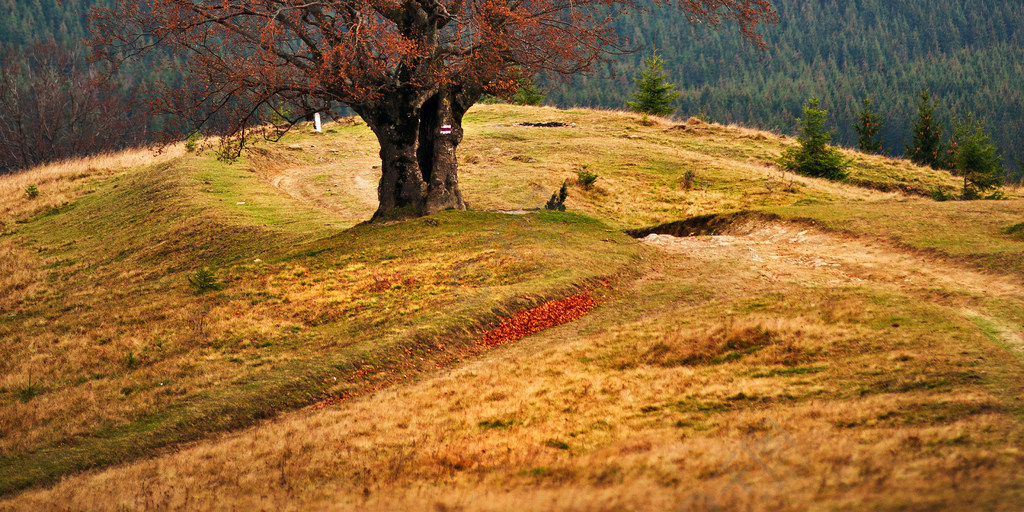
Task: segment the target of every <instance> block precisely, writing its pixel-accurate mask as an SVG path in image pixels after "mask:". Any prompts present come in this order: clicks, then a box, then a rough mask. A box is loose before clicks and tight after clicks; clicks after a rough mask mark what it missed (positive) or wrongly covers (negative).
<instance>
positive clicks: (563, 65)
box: [94, 0, 777, 218]
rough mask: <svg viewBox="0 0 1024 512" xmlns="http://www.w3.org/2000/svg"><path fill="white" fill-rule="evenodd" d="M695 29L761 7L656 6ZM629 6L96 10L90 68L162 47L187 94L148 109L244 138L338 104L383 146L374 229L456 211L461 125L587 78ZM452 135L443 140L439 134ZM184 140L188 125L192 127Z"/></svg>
mask: <svg viewBox="0 0 1024 512" xmlns="http://www.w3.org/2000/svg"><path fill="white" fill-rule="evenodd" d="M656 4H658V5H662V6H666V7H667V6H670V5H674V6H677V7H678V8H681V9H682V10H684V11H685V12H687V13H689V15H690V17H691V20H693V21H694V22H697V21H699V22H703V23H708V24H711V25H718V24H720V23H721V22H723V21H725V20H732V21H735V22H737V23H738V24H739V27H740V29H741V31H742V32H743V34H744V35H745V36H746V37H747V38H749V39H750V40H751V41H753V42H754V43H755V44H758V45H763V41H762V40H761V38H760V36H759V35H758V33H757V32H756V29H757V28H758V26H759V25H760V24H762V23H768V22H774V21H775V20H776V18H777V14H776V12H775V10H774V8H773V7H772V6H771V3H770V2H769V1H768V0H678V1H676V2H668V1H667V0H656ZM637 9H639V6H638V1H637V0H532V1H529V2H522V1H519V0H332V1H323V2H320V1H312V2H310V1H301V2H298V1H293V0H258V1H251V0H114V6H113V7H112V8H110V9H100V10H98V11H96V15H95V20H94V27H95V31H96V32H95V34H96V35H95V41H94V48H95V49H96V52H97V53H98V54H99V55H100V56H105V57H111V58H113V57H118V56H121V55H129V56H131V55H137V54H139V53H141V52H145V51H148V50H149V49H151V48H153V47H156V46H166V47H169V48H170V49H171V50H172V51H173V52H175V53H177V54H178V55H179V56H181V57H182V58H183V59H184V60H185V62H187V63H188V69H187V70H186V71H187V72H188V73H189V74H190V75H191V79H190V80H188V81H187V83H188V84H190V85H191V87H188V88H185V89H183V90H176V91H166V94H164V95H163V99H162V101H161V102H160V103H159V104H158V105H156V106H157V107H158V108H159V109H161V110H169V111H172V112H178V113H180V114H182V115H183V116H184V119H187V120H188V121H190V123H191V124H204V123H209V122H211V121H212V120H215V119H219V120H221V121H222V122H223V124H221V125H220V126H218V127H217V128H218V130H219V131H222V132H224V133H235V134H238V133H242V134H244V132H245V130H246V129H247V127H250V126H252V125H253V123H256V122H259V121H261V119H262V118H261V116H262V115H264V114H266V113H267V111H268V110H274V111H277V112H278V113H280V114H285V116H286V117H288V118H289V119H290V120H293V121H294V120H298V119H301V118H303V117H304V116H305V115H306V114H308V113H312V112H316V111H328V110H330V109H331V107H332V106H335V105H337V104H345V105H348V106H349V107H351V108H352V109H353V110H354V111H355V112H356V113H358V114H359V115H360V116H361V117H362V118H363V119H364V120H365V121H366V122H367V124H368V125H369V126H370V127H371V128H372V129H373V130H374V132H375V133H376V135H377V137H378V139H379V141H380V144H381V158H382V160H383V162H382V163H383V165H382V177H381V183H380V188H379V196H380V201H381V204H380V209H379V210H378V212H377V215H376V217H378V218H380V217H390V216H394V214H396V213H397V214H401V215H420V214H427V213H432V212H435V211H439V210H442V209H447V208H460V209H461V208H465V202H464V201H463V200H462V196H461V193H460V192H459V190H458V181H457V174H456V159H455V147H456V146H457V145H458V143H459V142H460V141H461V138H462V129H461V121H462V116H463V114H465V112H466V110H467V109H468V108H469V107H470V106H472V105H473V103H475V102H476V101H477V100H478V99H479V98H480V97H481V95H482V94H484V93H485V92H490V93H495V94H505V93H509V92H511V91H512V90H513V89H514V88H515V86H516V84H517V82H518V79H519V78H520V77H524V76H532V75H534V74H536V73H539V72H551V73H560V74H568V73H576V72H581V71H587V70H589V69H591V68H592V66H593V64H594V63H595V62H597V61H599V60H600V59H601V58H602V55H603V54H604V52H605V51H606V50H607V49H608V48H610V47H620V46H621V44H622V43H623V41H621V40H620V39H619V37H618V36H616V34H615V33H614V30H613V26H612V22H613V21H614V20H615V18H616V17H618V16H620V15H621V14H623V13H627V12H629V11H632V10H637ZM446 125H447V126H450V127H451V128H447V129H442V127H443V126H446ZM190 128H191V127H190Z"/></svg>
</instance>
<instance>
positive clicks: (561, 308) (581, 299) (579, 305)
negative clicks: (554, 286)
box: [476, 293, 597, 347]
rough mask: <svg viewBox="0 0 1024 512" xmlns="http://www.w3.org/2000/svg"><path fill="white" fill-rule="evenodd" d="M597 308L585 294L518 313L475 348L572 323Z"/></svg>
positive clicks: (502, 342)
mask: <svg viewBox="0 0 1024 512" xmlns="http://www.w3.org/2000/svg"><path fill="white" fill-rule="evenodd" d="M595 307H597V301H596V300H594V298H593V297H591V296H590V294H589V293H578V294H576V295H573V296H571V297H566V298H564V299H559V300H552V301H548V302H545V303H544V304H541V305H540V306H537V307H535V308H533V309H528V310H526V311H520V312H518V313H516V314H515V315H512V316H511V317H510V318H507V319H505V321H504V322H502V323H501V325H499V326H498V327H496V328H494V329H491V330H490V331H488V332H487V333H486V334H484V335H483V337H482V338H480V339H479V340H478V341H477V343H476V344H477V345H479V346H484V347H494V346H497V345H503V344H505V343H512V342H515V341H519V340H520V339H522V338H524V337H526V336H529V335H531V334H535V333H538V332H540V331H543V330H544V329H547V328H549V327H554V326H556V325H562V324H564V323H567V322H571V321H573V320H576V319H577V318H580V317H582V316H583V315H585V314H587V313H589V312H590V310H592V309H594V308H595Z"/></svg>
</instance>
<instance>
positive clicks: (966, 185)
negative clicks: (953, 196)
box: [949, 115, 1003, 200]
mask: <svg viewBox="0 0 1024 512" xmlns="http://www.w3.org/2000/svg"><path fill="white" fill-rule="evenodd" d="M951 146H952V148H951V149H952V151H951V152H952V158H951V159H950V162H949V163H950V164H951V166H952V168H953V169H952V170H953V174H954V175H956V176H961V177H963V180H964V181H963V189H962V191H961V194H960V198H961V199H963V200H969V199H982V198H985V199H1000V198H1001V196H1002V194H1001V193H999V191H998V190H995V189H997V188H998V187H1000V186H1002V184H1003V157H1002V156H1001V155H999V151H998V149H997V148H996V146H995V145H994V144H992V143H991V142H989V137H988V135H986V134H985V126H984V124H983V123H982V122H981V121H978V120H976V119H974V117H973V116H970V115H968V116H967V117H965V118H961V119H958V120H957V121H956V123H955V126H954V131H953V141H952V143H951ZM992 190H995V192H994V193H993V194H991V195H987V196H986V195H985V193H986V192H988V191H992Z"/></svg>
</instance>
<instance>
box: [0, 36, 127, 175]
mask: <svg viewBox="0 0 1024 512" xmlns="http://www.w3.org/2000/svg"><path fill="white" fill-rule="evenodd" d="M99 76H100V75H99V74H98V73H97V70H96V69H95V68H93V67H90V66H88V65H86V64H85V63H84V62H82V59H80V58H76V56H75V55H74V54H73V53H72V52H71V51H70V50H68V49H66V48H63V47H60V46H58V45H57V44H55V43H52V42H49V43H39V44H35V45H33V46H31V47H30V48H29V49H28V51H23V52H20V51H15V50H13V49H8V50H6V51H4V52H3V53H2V54H0V174H4V173H7V172H14V171H17V170H21V169H26V168H29V167H32V166H35V165H39V164H42V163H46V162H52V161H56V160H62V159H65V158H71V157H75V156H82V155H88V154H92V153H98V152H101V151H107V150H111V149H115V148H119V147H124V146H127V145H130V144H131V143H133V142H137V141H140V140H142V138H143V137H144V136H145V131H146V128H145V127H142V128H139V129H136V130H133V129H131V127H130V125H129V119H130V106H129V105H128V102H127V101H126V100H125V96H124V95H123V94H122V92H121V91H120V90H119V84H117V83H115V82H112V81H105V80H100V79H99V78H98V77H99Z"/></svg>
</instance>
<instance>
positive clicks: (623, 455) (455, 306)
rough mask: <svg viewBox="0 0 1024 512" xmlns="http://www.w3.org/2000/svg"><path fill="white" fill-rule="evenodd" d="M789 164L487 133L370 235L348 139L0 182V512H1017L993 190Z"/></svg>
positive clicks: (858, 158) (608, 132)
mask: <svg viewBox="0 0 1024 512" xmlns="http://www.w3.org/2000/svg"><path fill="white" fill-rule="evenodd" d="M548 122H558V123H562V124H563V126H559V127H551V128H541V127H535V126H524V123H548ZM792 144H794V141H793V140H792V139H789V138H786V137H781V136H778V135H775V134H771V133H766V132H760V131H755V130H750V129H747V128H743V127H737V126H721V125H716V124H709V123H706V122H703V121H700V120H697V119H691V120H689V121H686V122H676V121H671V120H664V119H656V120H654V122H653V123H644V122H642V119H641V118H639V117H638V116H634V115H631V114H624V113H619V112H609V111H592V110H574V111H564V110H556V109H550V108H528V107H512V106H504V105H493V106H492V105H489V106H479V107H477V108H475V109H474V110H472V111H470V113H469V115H468V116H467V118H466V139H465V142H464V143H463V144H462V145H461V146H460V155H461V158H462V165H461V169H460V177H461V184H462V188H463V193H464V195H465V197H466V198H467V201H468V202H469V203H470V208H471V210H470V211H468V212H445V213H442V214H439V215H436V216H432V217H428V218H422V219H414V220H409V221H403V222H392V223H383V224H367V223H363V222H362V221H363V220H365V219H368V218H369V216H370V215H371V214H372V212H373V209H374V207H375V202H374V197H373V195H374V193H375V181H376V176H377V173H379V169H375V165H378V164H379V162H377V161H376V160H375V157H374V154H375V151H376V149H375V141H374V139H373V137H372V134H371V133H370V132H369V130H368V129H367V128H366V126H365V125H363V124H361V123H360V122H358V121H357V120H354V119H346V120H341V121H340V122H337V123H331V124H328V125H327V126H326V130H325V133H323V134H316V133H311V132H310V130H309V127H299V128H298V129H296V130H295V131H294V132H293V134H291V135H289V136H287V137H286V138H285V139H283V140H282V141H280V142H277V143H270V142H265V143H262V144H260V145H259V146H258V147H257V148H256V149H255V150H254V151H253V152H252V153H250V154H249V155H248V156H247V157H246V158H245V159H243V160H241V161H239V162H235V163H233V164H225V163H222V162H218V161H217V160H216V159H215V158H214V157H213V155H211V154H209V153H203V154H198V155H197V154H193V153H186V152H185V151H184V150H183V149H182V148H180V147H173V148H168V149H166V150H165V151H164V152H163V153H160V154H154V153H153V152H147V151H139V152H134V153H131V154H121V155H111V156H106V157H97V158H96V159H91V160H89V161H80V162H68V163H64V164H60V165H55V166H50V167H47V168H41V169H36V170H32V171H29V172H28V173H25V174H20V175H16V176H9V177H4V178H2V179H0V211H2V212H3V226H2V229H3V235H2V236H0V269H2V270H3V271H2V272H0V276H2V277H0V310H2V311H3V315H2V316H0V339H2V340H3V342H2V343H0V354H2V356H3V357H2V361H3V362H2V363H0V365H2V366H0V368H2V371H0V375H2V377H0V492H3V493H4V494H5V495H6V496H5V498H4V500H3V501H0V509H33V508H47V509H55V510H60V509H68V510H79V509H90V510H92V509H96V510H118V509H195V508H202V509H238V508H247V509H248V508H275V509H296V510H300V509H309V508H313V507H317V508H331V509H360V510H388V509H412V508H415V509H429V508H434V509H436V510H507V509H511V508H516V509H527V510H544V509H551V508H559V509H566V510H650V509H677V508H678V509H683V510H705V509H706V510H716V509H721V508H728V509H736V510H803V509H807V508H824V509H872V510H875V509H882V510H906V509H915V510H928V509H948V508H960V507H963V506H966V505H968V504H970V505H971V506H972V507H973V508H976V509H983V510H1012V509H1014V508H1015V507H1014V505H1015V504H1016V503H1019V502H1020V500H1021V498H1022V490H1024V487H1022V484H1024V480H1022V478H1021V477H1022V475H1021V472H1020V469H1019V468H1020V467H1021V462H1024V454H1022V452H1021V449H1022V444H1021V442H1022V440H1024V438H1022V434H1024V429H1022V428H1021V423H1020V422H1021V419H1022V417H1021V413H1022V408H1021V405H1022V404H1021V402H1020V396H1022V395H1021V386H1022V382H1024V380H1022V379H1021V377H1022V375H1021V373H1022V371H1024V367H1022V363H1021V357H1022V355H1024V351H1022V350H1024V341H1022V339H1021V333H1022V327H1024V283H1022V282H1021V276H1022V273H1024V267H1022V266H1021V261H1022V258H1020V255H1021V253H1022V250H1024V240H1021V239H1020V238H1019V237H1017V236H1015V235H1014V232H1013V226H1015V225H1018V224H1019V223H1021V222H1022V221H1024V218H1022V217H1024V214H1022V213H1021V212H1022V211H1024V208H1022V206H1024V200H1022V199H1021V193H1020V191H1018V190H1007V191H1006V193H1007V195H1008V197H1009V199H1007V200H1003V201H975V202H936V201H934V200H932V199H931V198H930V195H931V193H932V192H933V191H935V190H938V189H944V190H955V189H956V186H957V179H956V178H955V177H952V176H949V175H948V174H947V173H944V172H941V171H934V170H931V169H926V168H920V167H917V166H914V165H912V164H910V163H909V162H905V161H903V160H899V159H891V158H886V157H881V156H868V155H861V154H859V153H856V152H852V151H847V156H848V157H850V158H852V159H853V161H854V164H853V168H852V172H851V178H850V179H849V180H848V182H844V183H834V182H826V181H822V180H817V179H812V178H805V177H801V176H797V175H793V174H791V173H786V172H783V171H780V170H779V169H778V168H777V166H775V164H774V160H775V159H776V158H777V157H778V155H780V154H781V152H782V151H783V150H784V149H785V148H786V147H788V146H790V145H792ZM580 171H587V172H593V173H595V174H597V175H598V176H599V177H598V179H597V181H596V182H595V183H594V185H593V186H591V187H584V186H583V185H582V184H580V183H577V180H578V176H579V174H578V173H579V172H580ZM566 180H568V181H569V183H570V184H571V185H572V186H571V187H570V194H569V199H568V201H567V210H568V211H567V212H565V213H560V212H548V211H543V210H542V209H541V207H542V205H543V204H544V202H545V201H546V200H547V198H548V197H549V196H550V195H551V193H552V192H554V191H555V190H557V188H558V187H559V186H560V185H561V183H563V182H565V181H566ZM29 185H36V186H37V188H38V190H39V192H40V193H39V196H38V197H36V198H33V199H29V198H28V197H27V196H26V195H25V194H24V191H25V189H26V187H28V186H29ZM699 216H705V217H704V218H703V219H704V220H702V221H701V225H702V226H704V228H703V229H702V231H701V232H700V233H699V235H700V236H693V237H682V238H679V237H672V236H668V235H667V234H658V233H659V232H660V233H669V231H666V230H667V229H669V228H666V227H664V226H663V225H666V224H669V223H673V222H677V221H686V220H687V219H691V221H689V222H690V224H689V225H695V224H694V223H693V222H692V219H694V218H695V217H699ZM659 226H663V227H662V228H661V229H659ZM634 230H635V231H634ZM627 231H628V232H629V233H627ZM630 233H631V234H632V235H634V236H638V237H640V238H634V237H633V236H630ZM651 233H653V235H650V236H648V234H651ZM670 234H680V233H670ZM204 269H206V273H207V275H208V276H210V277H211V282H210V283H209V284H210V287H208V288H204V287H201V286H197V285H196V284H195V283H196V282H197V278H198V276H200V275H201V274H203V273H204ZM584 294H585V295H586V296H588V297H590V298H592V300H593V301H594V303H595V305H596V309H593V311H590V312H589V314H587V315H585V316H583V317H582V318H579V319H577V320H575V321H572V322H569V323H565V324H564V325H561V326H558V327H554V328H550V329H546V330H543V331H541V332H539V333H537V334H533V335H530V336H527V337H525V338H523V339H522V340H519V341H517V342H515V343H503V344H501V345H500V346H497V347H492V346H491V345H490V344H487V343H481V340H482V339H486V338H485V336H486V334H487V333H488V332H493V329H495V328H496V327H498V326H500V325H501V324H502V322H503V321H507V319H509V318H510V317H514V316H515V315H516V314H517V313H522V312H525V311H531V310H532V308H536V307H538V306H541V305H544V304H549V303H550V301H553V300H558V299H564V298H567V297H576V296H581V295H584ZM509 341H514V340H509Z"/></svg>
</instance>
